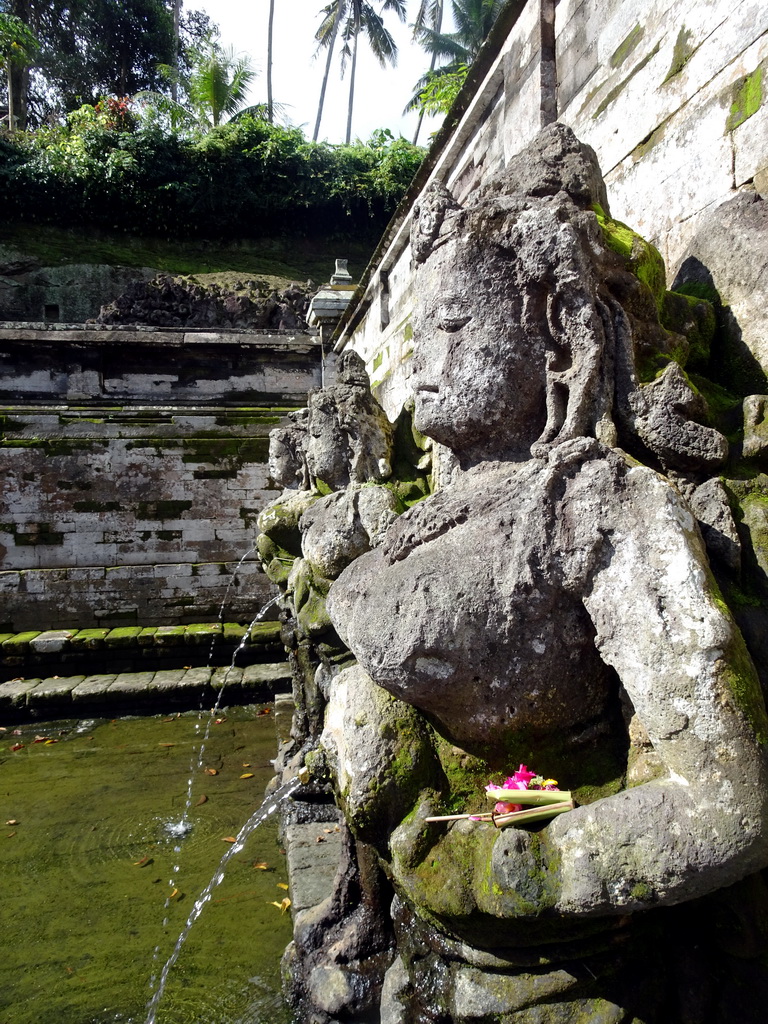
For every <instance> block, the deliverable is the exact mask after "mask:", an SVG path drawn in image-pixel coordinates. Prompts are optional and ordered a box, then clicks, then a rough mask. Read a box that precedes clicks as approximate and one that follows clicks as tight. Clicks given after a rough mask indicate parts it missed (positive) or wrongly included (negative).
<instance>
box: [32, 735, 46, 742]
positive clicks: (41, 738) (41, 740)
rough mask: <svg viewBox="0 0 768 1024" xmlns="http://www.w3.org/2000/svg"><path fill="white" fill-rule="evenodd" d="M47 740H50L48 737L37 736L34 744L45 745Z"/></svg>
mask: <svg viewBox="0 0 768 1024" xmlns="http://www.w3.org/2000/svg"><path fill="white" fill-rule="evenodd" d="M47 739H48V737H47V736H35V738H34V740H33V741H32V742H33V743H45V741H46V740H47Z"/></svg>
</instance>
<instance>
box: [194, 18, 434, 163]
mask: <svg viewBox="0 0 768 1024" xmlns="http://www.w3.org/2000/svg"><path fill="white" fill-rule="evenodd" d="M327 3H328V0H275V22H274V30H273V35H274V40H273V47H274V55H273V61H272V92H273V97H274V100H275V102H276V103H281V104H283V106H284V107H285V108H286V109H285V116H286V118H287V119H288V121H289V122H290V123H291V124H293V125H297V126H298V127H302V128H303V129H304V132H305V134H306V135H307V136H308V137H309V138H311V137H312V133H313V131H314V128H315V119H316V117H317V105H318V101H319V98H320V86H321V83H322V79H323V72H324V71H325V61H326V51H325V50H324V51H323V52H322V53H321V54H320V55H319V56H318V57H317V58H316V59H315V58H314V57H313V55H314V52H315V48H316V45H317V44H316V43H315V38H314V36H315V32H316V31H317V27H318V25H319V24H320V10H321V9H322V8H323V7H325V6H326V4H327ZM374 6H378V5H376V4H375V2H374ZM409 6H410V7H411V8H412V9H413V10H415V4H414V3H413V2H412V3H411V4H410V5H409ZM184 8H185V10H203V11H205V12H206V13H207V14H208V15H209V17H210V18H211V20H212V21H213V22H215V23H216V24H217V25H218V26H219V28H220V30H221V37H220V42H221V43H222V45H223V46H225V47H229V46H233V47H234V49H235V52H236V53H237V54H243V53H244V54H248V55H249V56H250V57H251V59H252V61H253V64H254V66H255V67H256V69H257V71H258V72H259V74H258V77H257V79H256V80H255V82H254V84H253V86H252V90H251V97H250V101H249V102H252V103H260V102H266V99H267V78H266V68H267V19H268V14H269V2H268V0H186V2H185V4H184ZM385 21H386V24H387V26H388V28H389V30H390V32H391V33H392V35H393V36H394V37H395V41H396V42H397V45H398V50H399V56H398V62H397V67H395V68H394V69H392V68H389V67H388V68H387V69H386V70H384V71H383V70H382V69H381V68H380V67H379V65H378V63H377V61H376V59H375V58H374V56H373V54H372V53H371V51H370V49H369V48H368V44H367V43H364V42H361V44H360V50H359V54H358V61H357V78H356V85H355V105H354V112H353V116H352V139H353V140H354V139H356V138H359V139H362V140H363V141H366V140H367V139H368V138H370V136H371V133H372V132H373V131H375V130H376V129H377V128H388V129H389V130H390V131H391V132H392V133H393V134H394V135H395V136H398V135H404V136H405V137H406V138H408V139H413V133H414V132H415V130H416V123H417V120H418V117H417V115H416V114H414V113H411V114H408V115H407V116H405V117H403V116H402V110H403V107H405V105H406V103H407V102H408V100H409V98H410V96H411V95H412V93H413V88H414V86H415V84H416V82H417V81H418V79H419V78H420V77H421V75H423V74H424V72H425V71H426V70H427V68H428V67H429V57H428V55H427V54H426V53H425V52H424V51H423V50H422V49H421V48H420V47H419V46H416V45H415V44H413V43H412V41H411V30H410V29H409V27H408V25H407V23H406V24H405V25H401V24H400V23H399V22H398V20H397V18H396V17H395V16H394V15H393V14H392V13H390V14H389V17H387V18H386V19H385ZM337 48H338V44H337ZM348 88H349V72H348V71H347V74H346V75H345V78H344V80H343V81H341V80H340V78H339V64H338V58H337V56H334V63H333V65H332V67H331V74H330V77H329V80H328V88H327V90H326V96H325V104H324V107H323V119H322V122H321V125H320V135H319V139H320V140H323V139H325V140H326V141H328V142H343V141H344V137H345V134H346V127H347V103H348ZM439 123H440V122H439V121H436V120H434V119H429V120H425V122H424V126H423V127H422V130H421V135H420V137H419V142H420V143H421V144H423V145H426V144H427V143H428V136H429V133H430V132H433V131H435V129H436V128H438V127H439Z"/></svg>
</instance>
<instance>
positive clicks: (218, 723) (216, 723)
mask: <svg viewBox="0 0 768 1024" xmlns="http://www.w3.org/2000/svg"><path fill="white" fill-rule="evenodd" d="M222 722H226V718H217V719H216V721H215V722H214V725H221V723H222Z"/></svg>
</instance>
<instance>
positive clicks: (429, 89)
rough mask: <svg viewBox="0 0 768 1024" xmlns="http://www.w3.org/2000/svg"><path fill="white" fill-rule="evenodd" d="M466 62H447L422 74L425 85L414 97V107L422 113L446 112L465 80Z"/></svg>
mask: <svg viewBox="0 0 768 1024" xmlns="http://www.w3.org/2000/svg"><path fill="white" fill-rule="evenodd" d="M468 73H469V67H468V65H467V64H449V65H447V66H446V67H444V68H438V69H437V70H435V71H428V72H427V74H426V75H425V76H424V81H425V83H426V84H425V85H424V88H423V89H422V90H421V92H419V93H418V95H417V96H416V97H415V103H414V107H415V109H416V110H418V111H419V112H420V113H422V114H447V113H448V111H449V110H450V109H451V107H452V106H453V101H454V100H455V99H456V97H457V96H458V95H459V92H460V90H461V87H462V86H463V85H464V82H465V81H466V78H467V74H468Z"/></svg>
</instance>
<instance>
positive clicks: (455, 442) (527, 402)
mask: <svg viewBox="0 0 768 1024" xmlns="http://www.w3.org/2000/svg"><path fill="white" fill-rule="evenodd" d="M417 281H418V283H417V298H416V308H415V310H414V314H413V334H414V356H413V377H412V387H413V391H414V400H415V417H414V422H415V425H416V427H417V428H418V429H419V430H420V431H421V432H422V433H424V434H426V435H427V436H428V437H431V438H433V439H434V440H435V441H439V442H440V443H441V444H444V445H446V446H447V447H448V448H450V449H451V450H452V451H454V452H455V453H456V455H457V456H458V457H459V459H460V461H461V462H462V464H464V465H472V464H474V463H476V462H478V461H480V460H483V459H504V458H510V457H515V456H523V457H528V455H529V452H530V447H531V444H532V443H533V442H534V441H535V440H536V438H537V437H538V436H539V434H540V433H541V431H542V428H543V425H544V423H545V420H546V409H545V406H546V401H545V351H544V343H543V340H542V339H541V338H540V337H537V336H536V334H535V333H534V334H531V333H530V332H527V331H526V329H525V327H524V325H523V301H522V296H521V295H520V293H519V291H518V289H517V288H516V286H515V282H514V281H513V280H512V276H511V274H510V264H509V260H508V259H507V258H505V256H504V255H503V254H500V253H499V251H498V249H497V247H496V246H494V245H493V244H492V243H491V242H489V243H488V244H484V242H483V240H482V239H477V238H476V239H473V240H467V239H465V238H462V237H458V236H457V237H455V238H454V239H452V240H450V241H448V242H446V243H445V244H443V245H442V246H440V247H439V248H438V249H437V250H436V251H435V252H434V253H433V254H432V255H431V256H430V257H429V259H428V260H427V261H426V263H424V264H423V265H422V266H421V267H420V268H419V271H418V278H417Z"/></svg>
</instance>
